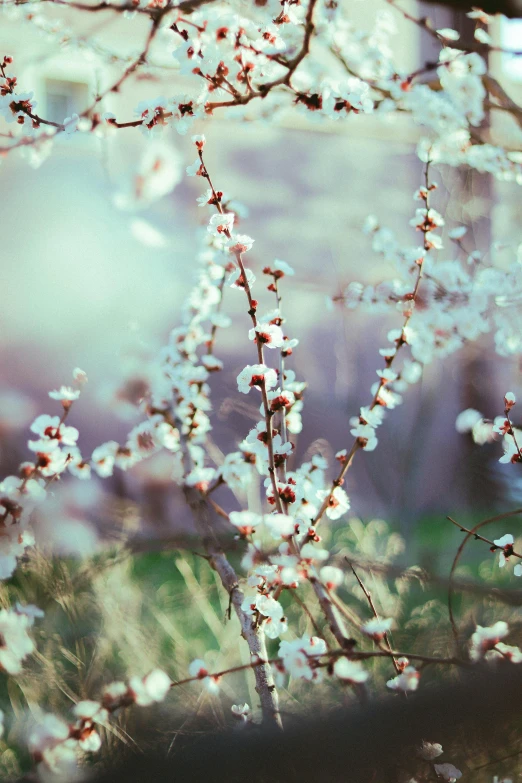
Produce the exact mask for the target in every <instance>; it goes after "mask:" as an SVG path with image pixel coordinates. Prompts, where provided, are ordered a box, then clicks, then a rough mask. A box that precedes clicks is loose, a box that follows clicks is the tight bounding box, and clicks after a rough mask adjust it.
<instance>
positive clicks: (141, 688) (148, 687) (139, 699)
mask: <svg viewBox="0 0 522 783" xmlns="http://www.w3.org/2000/svg"><path fill="white" fill-rule="evenodd" d="M171 685H172V681H171V679H170V677H169V676H168V675H167V674H165V672H164V671H162V670H161V669H154V670H153V671H151V672H150V673H149V674H146V675H145V677H143V678H141V677H132V678H131V680H130V681H129V686H130V688H131V690H132V692H133V693H134V698H135V701H136V704H139V705H140V706H142V707H147V706H148V705H149V704H153V703H154V702H160V701H163V700H164V698H165V696H166V695H167V693H168V692H169V690H170V687H171Z"/></svg>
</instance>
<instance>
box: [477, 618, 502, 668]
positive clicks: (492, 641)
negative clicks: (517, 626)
mask: <svg viewBox="0 0 522 783" xmlns="http://www.w3.org/2000/svg"><path fill="white" fill-rule="evenodd" d="M508 633H509V628H508V624H507V623H506V622H504V621H503V620H498V622H496V623H495V624H494V625H491V626H489V627H482V626H481V625H477V630H476V631H475V633H474V634H473V635H472V637H471V643H470V651H469V656H470V658H471V660H472V661H480V660H481V659H482V658H483V657H484V655H485V654H486V652H487V651H488V650H492V649H493V647H495V645H496V644H497V642H499V641H500V640H501V639H503V638H504V637H505V636H507V635H508Z"/></svg>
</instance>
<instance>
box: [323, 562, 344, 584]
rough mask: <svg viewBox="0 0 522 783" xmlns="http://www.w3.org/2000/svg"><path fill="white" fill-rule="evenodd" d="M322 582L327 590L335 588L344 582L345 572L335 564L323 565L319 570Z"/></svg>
mask: <svg viewBox="0 0 522 783" xmlns="http://www.w3.org/2000/svg"><path fill="white" fill-rule="evenodd" d="M319 576H320V578H321V582H322V583H323V585H324V586H325V587H326V588H327V590H335V589H336V588H337V587H340V586H341V585H342V583H343V582H344V573H343V571H341V569H340V568H335V566H323V567H322V568H321V570H320V571H319Z"/></svg>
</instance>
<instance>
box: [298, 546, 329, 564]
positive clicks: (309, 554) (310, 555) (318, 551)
mask: <svg viewBox="0 0 522 783" xmlns="http://www.w3.org/2000/svg"><path fill="white" fill-rule="evenodd" d="M329 556H330V553H329V552H328V550H327V549H322V548H321V547H318V546H316V545H315V544H312V542H311V541H309V542H308V543H307V544H304V546H302V547H301V559H302V560H303V561H304V562H308V563H313V562H314V560H328V558H329Z"/></svg>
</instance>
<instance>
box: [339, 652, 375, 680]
mask: <svg viewBox="0 0 522 783" xmlns="http://www.w3.org/2000/svg"><path fill="white" fill-rule="evenodd" d="M333 670H334V674H335V675H336V677H339V679H340V680H344V681H345V682H351V683H363V682H366V680H367V679H368V677H369V675H368V672H367V671H366V670H365V669H364V668H363V665H362V663H361V662H360V661H350V660H348V658H338V659H337V660H336V662H335V663H334V667H333Z"/></svg>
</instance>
